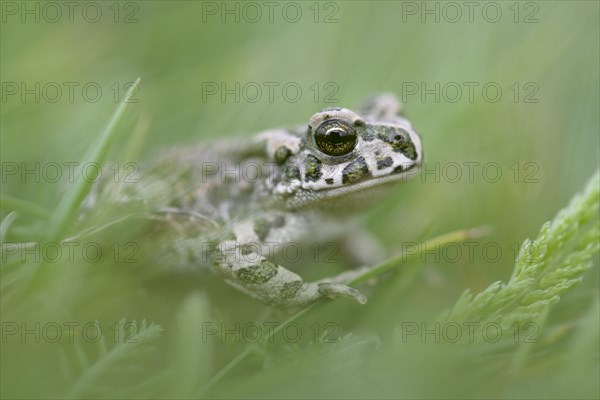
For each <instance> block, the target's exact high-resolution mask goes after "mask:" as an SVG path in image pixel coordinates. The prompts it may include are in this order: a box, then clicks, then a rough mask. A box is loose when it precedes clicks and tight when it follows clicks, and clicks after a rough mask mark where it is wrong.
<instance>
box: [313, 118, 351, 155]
mask: <svg viewBox="0 0 600 400" xmlns="http://www.w3.org/2000/svg"><path fill="white" fill-rule="evenodd" d="M314 138H315V143H316V144H317V147H318V148H319V150H321V151H322V152H323V153H325V154H327V155H329V156H343V155H346V154H348V153H350V152H351V151H352V150H353V149H354V147H355V146H356V140H357V136H356V130H355V129H354V127H352V125H350V124H348V123H347V122H344V121H342V120H336V119H330V120H328V121H325V122H323V123H322V124H321V125H319V127H318V128H317V129H316V131H315V135H314Z"/></svg>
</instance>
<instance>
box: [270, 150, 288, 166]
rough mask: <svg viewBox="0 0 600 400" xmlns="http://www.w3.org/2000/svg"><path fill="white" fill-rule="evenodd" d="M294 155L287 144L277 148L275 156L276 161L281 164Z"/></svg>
mask: <svg viewBox="0 0 600 400" xmlns="http://www.w3.org/2000/svg"><path fill="white" fill-rule="evenodd" d="M291 155H292V151H291V150H290V149H289V148H288V147H286V146H279V147H278V148H277V150H275V154H274V158H275V162H276V163H277V164H279V165H281V164H283V163H284V162H286V161H287V159H288V158H289V157H290V156H291Z"/></svg>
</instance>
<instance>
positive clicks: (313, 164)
mask: <svg viewBox="0 0 600 400" xmlns="http://www.w3.org/2000/svg"><path fill="white" fill-rule="evenodd" d="M304 166H305V168H306V172H305V173H304V176H305V178H306V180H307V181H313V182H316V181H318V180H319V179H321V176H323V173H322V172H321V160H319V159H318V158H316V157H315V156H311V155H309V156H307V157H306V160H305V161H304Z"/></svg>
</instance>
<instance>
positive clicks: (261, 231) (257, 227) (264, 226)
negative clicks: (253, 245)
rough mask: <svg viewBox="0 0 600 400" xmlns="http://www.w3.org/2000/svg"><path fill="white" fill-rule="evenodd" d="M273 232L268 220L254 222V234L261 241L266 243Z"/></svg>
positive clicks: (261, 219)
mask: <svg viewBox="0 0 600 400" xmlns="http://www.w3.org/2000/svg"><path fill="white" fill-rule="evenodd" d="M270 230H271V224H270V223H269V221H268V220H267V219H266V218H256V219H255V220H254V232H255V233H256V236H258V238H259V239H260V240H261V241H264V240H265V239H266V238H267V235H268V234H269V231H270Z"/></svg>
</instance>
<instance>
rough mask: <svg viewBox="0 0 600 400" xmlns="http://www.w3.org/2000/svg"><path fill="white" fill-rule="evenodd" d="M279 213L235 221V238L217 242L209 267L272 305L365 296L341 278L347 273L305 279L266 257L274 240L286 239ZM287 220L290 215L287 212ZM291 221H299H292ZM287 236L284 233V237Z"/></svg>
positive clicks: (249, 293)
mask: <svg viewBox="0 0 600 400" xmlns="http://www.w3.org/2000/svg"><path fill="white" fill-rule="evenodd" d="M282 218H286V217H285V216H283V215H281V214H279V215H278V214H271V215H264V214H263V215H261V216H260V217H255V218H252V219H248V220H245V221H242V222H240V223H238V224H236V225H235V227H234V233H235V237H236V238H235V240H225V241H222V242H221V243H219V244H218V246H217V248H216V250H215V252H214V255H213V263H212V265H213V270H214V271H215V272H216V273H217V274H218V275H220V276H222V277H223V278H224V280H225V281H226V282H227V283H228V284H230V285H231V286H233V287H235V288H237V289H238V290H240V291H242V292H244V293H247V294H248V295H250V296H252V297H254V298H256V299H258V300H260V301H263V302H265V303H267V304H272V305H275V306H283V307H289V308H297V307H302V306H306V305H308V304H310V303H312V302H314V301H316V300H318V299H320V298H321V297H336V296H346V297H351V298H354V299H355V300H356V301H358V302H359V303H361V304H364V303H366V302H367V298H366V297H365V296H364V295H363V294H362V293H360V292H359V291H358V290H356V289H353V288H351V287H349V286H346V285H345V284H344V283H343V282H345V281H347V280H348V279H349V278H351V276H349V275H348V273H344V274H341V275H340V276H339V277H332V278H325V279H322V280H319V281H315V282H305V281H304V280H303V279H302V277H300V276H299V275H298V274H296V273H294V272H292V271H290V270H288V269H286V268H284V267H282V266H280V265H278V264H276V263H275V262H273V261H272V260H270V259H269V258H270V257H272V255H271V254H269V249H272V248H273V246H272V245H273V243H275V240H279V242H282V241H284V242H286V243H287V242H288V240H281V239H289V238H290V237H289V235H286V230H285V229H284V227H278V225H281V224H282V222H281V220H282ZM287 219H288V221H287V222H290V221H289V219H290V216H289V215H288V216H287ZM292 223H299V221H298V220H297V221H294V222H292ZM286 236H287V237H286ZM275 238H280V239H275Z"/></svg>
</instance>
